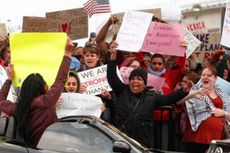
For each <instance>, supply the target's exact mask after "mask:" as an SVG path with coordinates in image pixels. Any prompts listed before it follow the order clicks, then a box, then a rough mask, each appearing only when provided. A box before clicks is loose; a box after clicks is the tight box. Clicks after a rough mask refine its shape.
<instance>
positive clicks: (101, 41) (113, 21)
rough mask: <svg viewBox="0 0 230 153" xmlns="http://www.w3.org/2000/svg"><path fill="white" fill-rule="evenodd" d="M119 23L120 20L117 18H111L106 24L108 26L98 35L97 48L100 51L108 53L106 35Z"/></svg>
mask: <svg viewBox="0 0 230 153" xmlns="http://www.w3.org/2000/svg"><path fill="white" fill-rule="evenodd" d="M118 21H119V20H118V18H117V17H115V16H112V17H110V18H109V20H108V21H107V22H106V24H105V25H104V26H103V27H102V28H101V30H100V31H99V33H98V34H97V38H96V42H97V47H98V48H99V49H100V50H102V51H105V52H107V51H108V49H109V48H108V46H107V45H106V43H105V37H106V34H107V32H108V30H109V27H110V26H111V25H112V24H116V23H117V22H118Z"/></svg>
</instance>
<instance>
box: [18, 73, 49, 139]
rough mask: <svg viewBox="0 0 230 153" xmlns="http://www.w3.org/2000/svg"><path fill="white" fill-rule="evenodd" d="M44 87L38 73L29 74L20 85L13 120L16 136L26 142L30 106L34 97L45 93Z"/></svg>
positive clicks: (43, 81)
mask: <svg viewBox="0 0 230 153" xmlns="http://www.w3.org/2000/svg"><path fill="white" fill-rule="evenodd" d="M45 85H46V82H45V80H44V79H43V77H42V76H41V75H40V74H39V73H33V74H30V75H29V76H27V78H26V79H25V80H24V81H23V83H22V86H21V89H20V93H19V96H18V99H17V107H16V110H15V118H16V121H17V127H16V129H17V133H18V136H20V137H21V138H24V140H25V141H26V142H27V140H28V139H27V138H28V130H29V125H28V122H29V118H30V109H31V104H32V102H33V100H34V98H35V97H37V96H39V95H42V94H45V93H46V90H45Z"/></svg>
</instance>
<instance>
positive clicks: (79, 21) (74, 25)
mask: <svg viewBox="0 0 230 153" xmlns="http://www.w3.org/2000/svg"><path fill="white" fill-rule="evenodd" d="M46 18H47V19H51V23H50V24H49V29H50V30H51V31H56V32H57V31H60V32H66V33H67V34H68V36H69V37H70V38H71V39H73V40H74V39H81V38H87V37H88V16H87V14H86V13H85V12H84V10H83V8H77V9H70V10H64V11H57V12H48V13H46Z"/></svg>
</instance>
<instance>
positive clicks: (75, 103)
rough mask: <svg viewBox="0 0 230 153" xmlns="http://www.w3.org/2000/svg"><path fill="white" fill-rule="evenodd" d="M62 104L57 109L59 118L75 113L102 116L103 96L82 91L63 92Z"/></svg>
mask: <svg viewBox="0 0 230 153" xmlns="http://www.w3.org/2000/svg"><path fill="white" fill-rule="evenodd" d="M61 101H62V105H61V106H59V107H58V108H57V109H56V112H57V116H58V118H62V117H66V116H73V115H92V116H96V117H98V118H99V117H100V116H101V109H100V106H101V105H102V100H101V98H99V97H97V96H90V95H85V94H80V93H62V94H61Z"/></svg>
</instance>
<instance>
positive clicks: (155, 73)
mask: <svg viewBox="0 0 230 153" xmlns="http://www.w3.org/2000/svg"><path fill="white" fill-rule="evenodd" d="M147 72H148V73H151V74H153V75H156V76H161V75H162V74H165V72H166V70H165V68H164V69H163V70H162V71H160V72H156V71H154V70H152V69H151V67H150V66H148V68H147Z"/></svg>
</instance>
